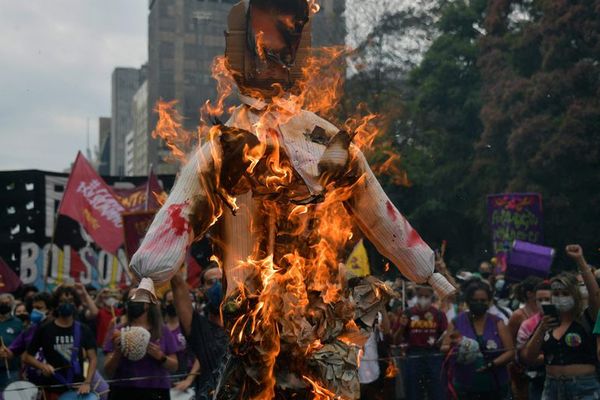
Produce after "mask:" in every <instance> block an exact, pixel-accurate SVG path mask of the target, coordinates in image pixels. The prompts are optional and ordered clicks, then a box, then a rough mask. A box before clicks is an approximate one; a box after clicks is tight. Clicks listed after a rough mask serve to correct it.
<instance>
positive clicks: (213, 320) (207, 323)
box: [171, 274, 229, 400]
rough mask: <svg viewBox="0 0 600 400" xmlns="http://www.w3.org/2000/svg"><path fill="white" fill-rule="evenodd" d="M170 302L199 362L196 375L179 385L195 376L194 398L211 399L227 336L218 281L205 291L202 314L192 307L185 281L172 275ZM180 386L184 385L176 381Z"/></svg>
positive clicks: (218, 374)
mask: <svg viewBox="0 0 600 400" xmlns="http://www.w3.org/2000/svg"><path fill="white" fill-rule="evenodd" d="M171 288H172V290H173V304H175V308H176V309H177V315H178V316H179V321H180V327H181V331H182V332H183V334H184V335H185V337H186V340H187V343H188V346H189V347H190V348H191V349H192V351H193V353H194V355H195V356H196V359H197V362H198V363H199V364H194V368H196V366H199V372H200V373H199V375H198V376H197V378H193V377H192V376H191V375H188V377H187V378H186V379H185V380H184V381H182V382H183V383H181V385H186V384H187V385H188V386H189V385H190V384H191V383H192V382H193V381H194V379H195V386H196V400H208V399H212V396H211V393H212V392H214V390H215V388H216V387H217V384H218V382H219V376H220V372H219V371H220V368H221V366H222V364H223V360H224V359H225V353H226V352H227V345H228V344H229V336H228V335H227V333H226V332H225V330H224V329H223V321H222V320H221V313H220V306H221V301H222V300H223V288H222V286H221V282H216V283H214V284H213V285H212V286H211V287H210V288H209V289H208V290H207V291H206V292H205V293H204V295H205V299H206V310H205V315H202V314H201V313H200V312H199V311H198V310H194V308H193V307H192V301H191V299H190V296H189V293H188V285H187V283H186V281H185V278H184V277H183V276H182V275H181V274H177V275H175V276H174V277H173V279H171ZM178 386H179V388H180V389H181V388H183V386H180V384H178Z"/></svg>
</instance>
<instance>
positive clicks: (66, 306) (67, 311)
mask: <svg viewBox="0 0 600 400" xmlns="http://www.w3.org/2000/svg"><path fill="white" fill-rule="evenodd" d="M56 312H57V313H58V316H59V317H70V316H72V315H73V314H75V304H73V303H69V302H65V303H60V305H59V306H58V308H57V309H56Z"/></svg>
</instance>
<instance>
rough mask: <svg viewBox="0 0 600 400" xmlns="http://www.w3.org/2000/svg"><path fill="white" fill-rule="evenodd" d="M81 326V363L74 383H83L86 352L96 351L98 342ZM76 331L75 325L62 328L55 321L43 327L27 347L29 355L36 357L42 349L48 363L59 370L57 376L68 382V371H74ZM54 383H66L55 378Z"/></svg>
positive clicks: (83, 325)
mask: <svg viewBox="0 0 600 400" xmlns="http://www.w3.org/2000/svg"><path fill="white" fill-rule="evenodd" d="M78 324H79V326H80V338H79V349H77V350H75V351H78V352H79V354H78V357H77V359H78V362H79V373H75V371H74V370H73V380H72V382H81V381H83V379H84V378H83V359H84V350H89V349H95V348H96V341H95V340H94V335H93V334H92V331H91V330H90V328H89V327H87V326H86V325H85V324H82V323H79V322H78ZM74 329H75V323H74V324H73V325H72V326H70V327H68V328H62V327H60V326H58V325H56V323H55V322H54V321H50V322H48V323H46V324H44V325H42V326H41V327H40V328H39V329H38V330H37V332H36V333H35V335H34V336H33V339H32V340H31V343H30V344H29V347H27V353H29V354H31V355H33V356H35V354H36V353H37V351H38V350H39V349H40V348H41V349H42V351H43V353H44V358H45V359H46V362H47V363H48V364H50V365H52V366H53V367H54V369H57V370H58V371H57V374H60V375H61V376H62V377H64V378H65V380H67V381H68V379H67V378H68V376H69V373H68V370H69V369H72V367H71V359H72V356H71V354H72V352H73V347H74V341H75V338H74ZM50 381H51V382H52V383H64V382H61V381H60V380H59V379H57V378H55V377H53V378H52V379H50Z"/></svg>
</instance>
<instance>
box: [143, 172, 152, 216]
mask: <svg viewBox="0 0 600 400" xmlns="http://www.w3.org/2000/svg"><path fill="white" fill-rule="evenodd" d="M153 169H154V164H150V168H149V169H148V180H147V181H146V204H144V211H148V207H149V205H150V192H151V190H150V178H151V177H152V173H153Z"/></svg>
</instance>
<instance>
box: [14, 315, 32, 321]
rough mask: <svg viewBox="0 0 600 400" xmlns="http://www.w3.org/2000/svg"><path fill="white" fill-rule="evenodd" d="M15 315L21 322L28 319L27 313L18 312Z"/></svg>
mask: <svg viewBox="0 0 600 400" xmlns="http://www.w3.org/2000/svg"><path fill="white" fill-rule="evenodd" d="M16 317H17V318H19V319H20V320H21V321H23V322H25V321H29V315H27V314H19V315H16Z"/></svg>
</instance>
